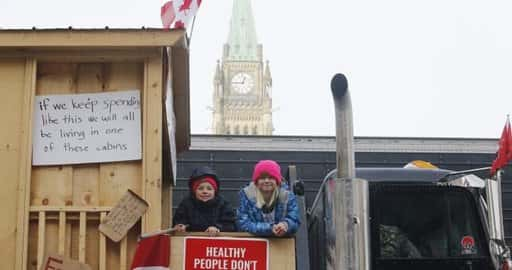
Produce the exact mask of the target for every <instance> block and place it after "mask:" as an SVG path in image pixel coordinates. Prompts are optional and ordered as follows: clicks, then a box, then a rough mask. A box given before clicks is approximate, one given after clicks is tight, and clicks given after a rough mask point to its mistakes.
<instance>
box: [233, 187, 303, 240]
mask: <svg viewBox="0 0 512 270" xmlns="http://www.w3.org/2000/svg"><path fill="white" fill-rule="evenodd" d="M256 190H257V188H256V186H255V185H254V184H253V183H251V184H250V185H248V186H246V187H245V188H243V189H242V190H241V191H240V206H239V207H238V213H237V225H238V228H239V229H240V231H243V232H249V233H252V234H255V235H260V236H271V235H272V226H273V225H274V224H277V223H279V222H282V221H285V222H286V223H287V224H288V231H287V233H286V235H291V234H294V233H295V232H296V231H297V229H298V228H299V225H300V219H299V207H298V206H297V199H296V198H295V195H294V194H293V193H292V192H291V191H289V190H288V189H287V186H286V184H282V185H281V187H280V188H279V198H278V201H277V203H276V206H275V208H274V214H275V215H274V217H275V219H274V220H275V223H274V224H271V223H269V222H265V221H264V220H263V214H262V210H261V208H258V207H257V206H256Z"/></svg>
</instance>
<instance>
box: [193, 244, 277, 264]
mask: <svg viewBox="0 0 512 270" xmlns="http://www.w3.org/2000/svg"><path fill="white" fill-rule="evenodd" d="M183 269H185V270H191V269H194V270H195V269H197V270H202V269H205V270H206V269H218V270H220V269H232V270H266V269H268V240H266V239H249V238H244V239H241V238H224V237H211V238H208V237H185V260H184V264H183Z"/></svg>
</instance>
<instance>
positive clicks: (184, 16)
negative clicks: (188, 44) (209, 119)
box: [160, 0, 201, 29]
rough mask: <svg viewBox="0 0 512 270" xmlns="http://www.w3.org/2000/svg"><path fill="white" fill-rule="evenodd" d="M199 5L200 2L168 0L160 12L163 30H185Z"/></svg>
mask: <svg viewBox="0 0 512 270" xmlns="http://www.w3.org/2000/svg"><path fill="white" fill-rule="evenodd" d="M200 5H201V0H170V1H168V2H166V3H165V4H164V5H163V6H162V8H161V10H160V17H161V18H162V24H163V28H165V29H169V28H176V29H183V28H187V27H188V25H189V23H190V22H191V21H192V19H193V18H194V16H195V15H196V13H197V10H198V9H199V6H200Z"/></svg>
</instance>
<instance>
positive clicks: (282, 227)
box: [272, 222, 288, 236]
mask: <svg viewBox="0 0 512 270" xmlns="http://www.w3.org/2000/svg"><path fill="white" fill-rule="evenodd" d="M287 231H288V223H286V222H279V223H277V224H275V225H274V226H272V233H273V234H274V235H275V236H283V235H285V233H286V232H287Z"/></svg>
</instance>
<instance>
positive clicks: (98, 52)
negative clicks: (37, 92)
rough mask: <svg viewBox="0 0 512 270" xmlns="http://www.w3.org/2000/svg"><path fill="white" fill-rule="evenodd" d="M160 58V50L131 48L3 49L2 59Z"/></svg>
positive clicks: (105, 60) (87, 60)
mask: <svg viewBox="0 0 512 270" xmlns="http://www.w3.org/2000/svg"><path fill="white" fill-rule="evenodd" d="M156 56H159V50H158V48H147V47H130V48H123V47H120V48H117V49H114V48H109V49H100V48H97V49H96V48H87V47H84V48H73V49H63V50H55V49H53V50H52V49H41V48H30V49H14V48H1V47H0V58H20V57H31V58H34V59H37V60H38V61H40V62H45V63H72V62H79V63H111V62H135V61H140V62H142V61H144V59H146V58H148V57H156Z"/></svg>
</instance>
